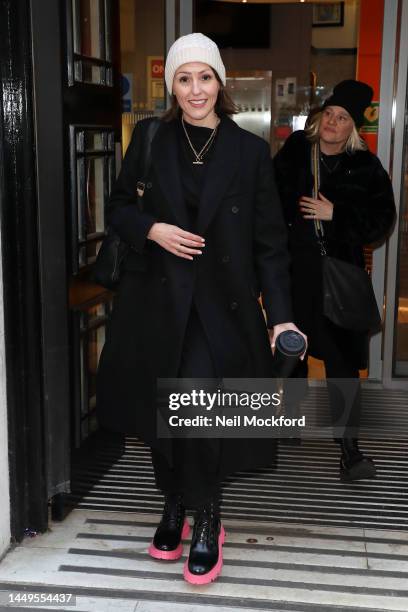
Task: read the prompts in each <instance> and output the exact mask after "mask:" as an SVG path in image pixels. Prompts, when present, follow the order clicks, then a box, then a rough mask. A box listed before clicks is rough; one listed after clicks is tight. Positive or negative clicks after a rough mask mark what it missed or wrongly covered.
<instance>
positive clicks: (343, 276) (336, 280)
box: [312, 144, 381, 332]
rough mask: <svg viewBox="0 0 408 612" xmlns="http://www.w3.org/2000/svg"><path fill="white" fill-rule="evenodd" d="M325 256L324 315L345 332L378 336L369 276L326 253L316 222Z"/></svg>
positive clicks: (315, 156)
mask: <svg viewBox="0 0 408 612" xmlns="http://www.w3.org/2000/svg"><path fill="white" fill-rule="evenodd" d="M312 172H313V176H314V189H313V197H314V198H317V197H318V194H319V186H320V172H319V146H318V144H314V145H313V146H312ZM314 226H315V233H316V236H317V240H318V242H319V245H320V253H321V255H322V280H323V313H324V315H325V316H326V317H327V318H328V319H330V321H332V322H333V323H335V324H336V325H338V326H339V327H342V328H344V329H350V330H353V331H360V332H368V331H370V332H375V331H378V330H379V329H380V328H381V315H380V313H379V310H378V306H377V300H376V299H375V295H374V290H373V285H372V282H371V278H370V277H369V275H368V273H367V272H366V271H365V270H364V269H363V268H359V267H358V266H355V265H353V264H350V263H347V262H345V261H342V260H341V259H337V258H336V257H330V256H329V255H327V252H326V245H325V238H324V230H323V226H322V224H321V223H320V221H319V220H314Z"/></svg>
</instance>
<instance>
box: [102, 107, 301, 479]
mask: <svg viewBox="0 0 408 612" xmlns="http://www.w3.org/2000/svg"><path fill="white" fill-rule="evenodd" d="M148 123H149V120H144V121H141V122H139V123H138V124H137V126H136V128H135V130H134V133H133V137H132V140H131V143H130V145H129V148H128V151H127V153H126V156H125V158H124V160H123V165H122V169H121V172H120V175H119V177H118V180H117V182H116V185H115V186H114V188H113V190H112V193H111V198H110V203H109V208H108V222H109V223H110V224H111V225H112V226H113V228H114V229H115V230H116V231H117V233H118V234H119V235H120V236H121V238H122V239H123V240H124V241H126V242H127V243H129V244H130V245H132V246H133V250H132V251H131V252H130V254H129V255H128V257H127V259H126V261H125V264H124V274H123V277H122V280H121V283H120V287H119V290H118V294H117V296H116V298H115V302H114V308H113V313H112V318H111V321H110V323H109V326H108V330H107V339H106V343H105V346H104V349H103V352H102V355H101V360H100V365H99V371H98V379H97V410H98V417H99V421H100V423H101V425H102V426H103V427H105V428H107V429H110V430H114V431H122V432H128V433H135V434H137V435H138V436H139V437H141V438H142V439H143V440H144V441H145V442H146V443H147V444H149V445H150V446H153V447H155V448H158V449H159V450H161V451H162V452H163V453H164V454H165V455H167V456H168V457H169V453H170V450H169V448H170V446H169V444H168V443H167V442H165V441H163V440H157V439H156V436H155V410H156V406H155V403H156V379H157V378H158V377H164V378H171V377H176V376H177V373H178V367H179V364H180V356H181V351H182V346H183V340H184V334H185V330H186V325H187V321H188V318H189V314H190V310H191V307H192V304H193V302H194V304H195V306H196V309H197V311H198V314H199V316H200V319H201V322H202V324H203V327H204V329H205V332H206V336H207V338H208V341H209V345H210V348H211V351H212V354H213V356H214V360H215V363H216V367H217V375H218V376H220V377H269V376H271V374H272V356H271V350H270V344H269V340H268V334H267V327H266V324H265V319H264V316H263V313H262V309H261V307H260V305H259V302H258V297H259V295H260V292H261V293H262V299H263V306H264V309H265V312H266V317H267V324H268V327H272V326H273V325H275V324H277V323H282V322H286V321H291V320H292V313H291V300H290V287H289V256H288V252H287V236H286V228H285V223H284V220H283V215H282V212H281V207H280V203H279V199H278V196H277V192H276V188H275V183H274V178H273V164H272V160H271V159H270V153H269V147H268V145H267V144H266V143H265V142H264V141H263V140H261V139H260V138H258V137H256V136H254V135H253V134H250V133H249V132H246V131H245V130H242V129H241V128H239V127H238V126H237V125H236V124H235V123H234V122H233V121H232V120H231V119H229V118H228V117H223V118H222V121H221V124H220V127H219V131H218V134H217V140H216V142H215V144H214V150H213V154H212V157H211V159H210V160H209V162H208V168H207V170H206V177H205V185H204V189H203V193H202V196H201V200H200V207H199V213H198V219H197V227H196V233H198V234H199V235H201V236H203V237H205V240H206V245H205V247H204V249H203V254H202V255H201V256H196V257H195V259H194V261H189V260H185V259H181V258H178V257H176V256H174V255H172V254H171V253H169V252H167V251H166V250H164V249H163V248H161V247H160V246H159V245H157V244H156V243H154V242H152V241H150V240H147V239H146V235H147V233H148V231H149V229H150V227H151V226H152V224H153V223H154V222H155V221H159V222H164V223H169V224H173V225H177V226H179V227H181V228H183V229H186V230H190V229H191V228H190V227H189V221H188V214H187V210H186V206H185V203H184V198H183V192H182V183H181V177H180V168H179V160H178V151H179V146H178V141H177V138H178V137H179V136H178V130H177V125H176V122H175V121H170V122H167V123H165V122H162V123H161V125H160V127H159V129H158V132H157V134H156V135H155V137H154V140H153V144H152V164H151V169H150V171H149V175H148V177H147V179H146V190H145V195H144V196H143V212H141V211H140V210H139V208H138V207H137V205H136V202H135V193H136V183H137V181H138V180H140V178H141V169H140V158H141V148H142V146H143V142H144V136H145V133H146V129H147V126H148ZM224 447H225V449H226V450H225V452H224V455H225V456H224V457H223V462H224V466H223V470H222V472H223V474H226V473H228V472H231V471H233V470H234V469H242V468H245V467H247V468H250V467H255V466H260V465H265V464H267V463H268V461H269V457H270V456H271V448H272V447H273V444H272V443H271V440H266V441H262V440H255V441H252V442H250V441H248V442H244V441H242V440H231V441H228V444H225V445H224Z"/></svg>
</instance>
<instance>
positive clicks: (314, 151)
mask: <svg viewBox="0 0 408 612" xmlns="http://www.w3.org/2000/svg"><path fill="white" fill-rule="evenodd" d="M319 158H320V147H319V143H318V142H314V143H313V144H312V147H311V166H312V175H313V192H312V195H313V197H314V198H315V199H318V197H319V191H320V163H319ZM313 224H314V230H315V234H316V238H317V242H318V243H319V247H320V254H321V255H327V251H326V245H325V238H324V228H323V225H322V223H321V221H320V219H313Z"/></svg>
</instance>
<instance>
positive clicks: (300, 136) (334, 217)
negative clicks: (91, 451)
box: [274, 80, 395, 481]
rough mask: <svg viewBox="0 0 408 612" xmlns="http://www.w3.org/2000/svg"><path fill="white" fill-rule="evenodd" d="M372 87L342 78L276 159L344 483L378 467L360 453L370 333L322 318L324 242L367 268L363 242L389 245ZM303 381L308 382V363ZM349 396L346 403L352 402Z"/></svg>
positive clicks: (296, 289) (301, 302) (299, 306)
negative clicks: (370, 142)
mask: <svg viewBox="0 0 408 612" xmlns="http://www.w3.org/2000/svg"><path fill="white" fill-rule="evenodd" d="M372 96H373V90H372V89H371V87H370V86H369V85H367V84H366V83H362V82H360V81H355V80H347V81H342V82H341V83H339V84H338V85H336V87H335V88H334V90H333V94H332V95H331V96H330V97H329V98H328V99H327V100H326V102H325V103H324V105H323V107H322V108H321V109H320V111H319V112H317V113H315V114H314V115H313V116H312V118H311V119H310V122H309V124H308V126H307V127H306V129H305V130H304V131H303V130H302V131H297V132H295V133H293V134H292V135H291V136H290V137H289V138H288V139H287V141H286V142H285V145H284V146H283V148H282V149H281V150H280V151H279V152H278V154H277V155H276V156H275V159H274V165H275V172H276V179H277V184H278V189H279V192H280V196H281V200H282V204H283V207H284V214H285V218H286V222H287V225H288V227H289V244H290V250H291V255H292V293H293V304H294V310H295V322H296V324H297V325H298V326H299V327H300V328H301V329H302V330H303V331H304V332H305V333H306V334H307V336H308V339H309V354H310V355H312V356H314V357H317V358H319V359H322V360H323V361H324V364H325V369H326V377H327V378H328V379H336V378H341V379H343V378H344V379H348V381H347V382H346V381H344V383H343V384H342V388H341V389H340V388H339V386H338V385H335V384H334V382H333V383H330V382H329V384H328V392H329V399H330V408H331V416H332V422H333V428H334V435H335V439H336V441H337V442H338V443H339V444H340V447H341V461H340V478H341V480H344V481H351V480H359V479H361V478H372V477H374V476H375V466H374V462H373V461H372V459H369V458H367V457H364V456H363V454H362V453H361V451H360V450H359V448H358V440H357V437H358V428H359V423H360V406H361V404H360V385H359V380H358V378H359V369H363V368H366V367H367V357H368V333H365V332H355V331H350V330H346V329H342V328H340V327H338V326H337V325H335V324H334V323H332V322H331V321H330V320H329V319H328V318H327V317H325V316H324V314H323V292H322V256H321V250H320V245H319V240H320V239H323V241H324V245H325V247H326V251H327V254H328V255H331V256H333V257H336V258H338V259H341V260H343V261H346V262H349V263H352V264H354V265H357V266H360V267H362V268H364V265H365V263H364V253H363V247H364V245H368V244H371V243H373V242H377V241H379V240H383V239H384V238H385V237H386V235H387V233H388V232H389V231H390V228H391V227H392V225H393V221H394V217H395V204H394V198H393V193H392V187H391V182H390V179H389V177H388V175H387V173H386V172H385V170H384V168H383V167H382V165H381V163H380V161H379V159H378V158H377V157H376V156H375V155H373V154H372V153H370V152H369V151H368V150H367V145H366V143H365V142H364V141H363V140H362V139H361V138H360V136H359V133H358V129H359V128H360V127H361V126H362V124H363V120H364V111H365V109H366V108H367V107H368V106H369V105H370V103H371V100H372ZM312 150H314V151H315V152H317V154H316V158H317V161H316V162H315V167H316V172H315V173H316V175H318V176H319V179H320V181H319V183H320V188H319V193H318V194H315V195H317V197H312V194H313V187H314V184H315V182H314V172H313V168H314V166H313V163H312ZM297 376H299V377H305V378H306V377H307V360H304V361H303V362H301V363H300V365H299V369H298V371H297ZM346 397H347V399H345V398H346Z"/></svg>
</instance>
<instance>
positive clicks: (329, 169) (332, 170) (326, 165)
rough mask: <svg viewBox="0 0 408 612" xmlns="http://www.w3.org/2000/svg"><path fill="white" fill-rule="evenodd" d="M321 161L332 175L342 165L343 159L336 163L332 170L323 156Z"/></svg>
mask: <svg viewBox="0 0 408 612" xmlns="http://www.w3.org/2000/svg"><path fill="white" fill-rule="evenodd" d="M320 161H321V162H322V164H323V166H324V167H325V168H326V170H327V172H328V173H329V174H332V173H333V172H334V171H335V170H336V168H337V167H338V165H339V164H340V162H341V158H340V159H338V160H337V161H336V163H335V164H334V166H333V167H332V168H330V166H329V165H328V164H327V163H326V162H325V161H324V158H323V155H320Z"/></svg>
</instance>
